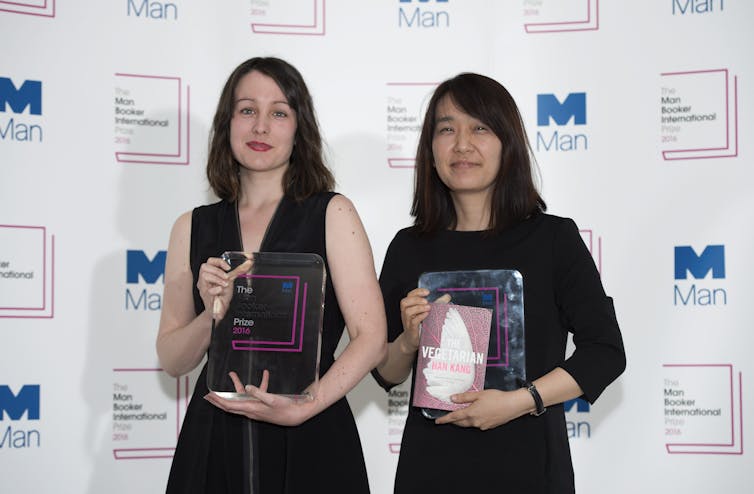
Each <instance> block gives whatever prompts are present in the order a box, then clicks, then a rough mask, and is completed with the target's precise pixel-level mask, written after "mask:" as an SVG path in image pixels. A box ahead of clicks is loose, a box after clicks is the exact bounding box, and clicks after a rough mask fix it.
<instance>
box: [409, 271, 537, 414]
mask: <svg viewBox="0 0 754 494" xmlns="http://www.w3.org/2000/svg"><path fill="white" fill-rule="evenodd" d="M419 287H420V288H426V289H428V290H429V296H428V297H427V300H429V301H430V302H432V301H434V300H436V299H437V298H438V297H441V296H442V295H445V294H448V295H450V303H451V304H457V305H469V306H473V307H485V308H488V309H492V327H491V328H490V342H489V348H488V350H487V370H486V374H485V377H484V388H485V389H500V390H503V391H511V390H514V389H518V388H519V387H521V382H522V381H525V380H526V352H525V339H524V280H523V277H522V276H521V273H519V272H518V271H516V270H510V269H489V270H477V271H439V272H428V273H422V275H421V276H420V277H419ZM447 413H448V412H447V411H446V410H437V409H432V408H422V414H423V415H424V416H425V417H427V418H431V419H435V418H437V417H440V416H442V415H445V414H447Z"/></svg>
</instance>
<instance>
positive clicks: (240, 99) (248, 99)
mask: <svg viewBox="0 0 754 494" xmlns="http://www.w3.org/2000/svg"><path fill="white" fill-rule="evenodd" d="M241 101H251V102H252V103H256V101H257V100H256V99H255V98H238V99H237V100H236V101H235V103H240V102H241ZM272 104H273V105H274V104H281V105H286V106H291V104H290V103H288V102H287V101H285V100H279V101H273V102H272Z"/></svg>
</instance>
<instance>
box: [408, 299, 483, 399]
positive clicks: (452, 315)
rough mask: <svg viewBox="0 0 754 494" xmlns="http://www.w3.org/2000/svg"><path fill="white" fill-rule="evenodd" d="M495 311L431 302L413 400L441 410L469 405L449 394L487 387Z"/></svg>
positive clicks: (422, 334) (420, 340)
mask: <svg viewBox="0 0 754 494" xmlns="http://www.w3.org/2000/svg"><path fill="white" fill-rule="evenodd" d="M491 323H492V311H491V310H489V309H485V308H480V307H469V306H465V305H453V304H431V308H430V311H429V315H428V316H427V318H426V319H425V320H424V322H422V330H421V336H420V338H419V356H418V361H417V364H416V372H417V376H416V384H415V388H414V400H413V404H414V406H417V407H423V408H434V409H439V410H457V409H459V408H464V407H466V406H468V405H466V404H457V403H453V402H452V401H451V399H450V397H451V396H452V395H454V394H458V393H463V392H466V391H480V390H482V389H484V375H485V371H486V368H487V347H488V345H489V339H490V326H491Z"/></svg>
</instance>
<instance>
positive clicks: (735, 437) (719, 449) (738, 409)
mask: <svg viewBox="0 0 754 494" xmlns="http://www.w3.org/2000/svg"><path fill="white" fill-rule="evenodd" d="M663 367H691V368H723V369H725V370H727V372H726V374H727V382H726V383H725V384H724V386H725V388H724V389H727V390H728V392H729V394H730V398H729V400H728V403H727V405H729V406H730V412H731V413H730V429H729V437H727V438H725V439H724V440H722V441H717V442H687V443H681V442H676V443H666V444H665V449H666V450H667V452H668V454H705V455H743V453H744V444H743V441H744V439H743V438H744V424H743V379H742V375H741V372H738V374H737V376H738V385H737V386H736V382H735V377H734V372H733V365H731V364H665V365H663ZM736 415H737V416H738V417H737V418H738V420H736Z"/></svg>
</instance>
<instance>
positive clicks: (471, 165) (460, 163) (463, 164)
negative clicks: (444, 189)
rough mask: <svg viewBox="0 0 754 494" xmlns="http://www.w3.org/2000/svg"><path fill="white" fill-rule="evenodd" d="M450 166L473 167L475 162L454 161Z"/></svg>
mask: <svg viewBox="0 0 754 494" xmlns="http://www.w3.org/2000/svg"><path fill="white" fill-rule="evenodd" d="M450 166H451V168H473V167H475V166H477V164H476V163H473V162H471V161H454V162H453V163H451V164H450Z"/></svg>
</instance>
